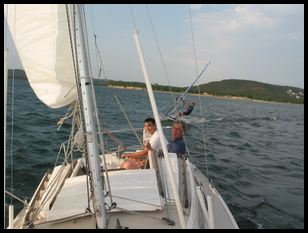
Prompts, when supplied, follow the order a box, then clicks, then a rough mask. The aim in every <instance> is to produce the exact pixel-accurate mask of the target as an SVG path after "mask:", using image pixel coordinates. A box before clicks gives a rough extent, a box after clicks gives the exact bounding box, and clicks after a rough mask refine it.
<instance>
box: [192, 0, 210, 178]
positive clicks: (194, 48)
mask: <svg viewBox="0 0 308 233" xmlns="http://www.w3.org/2000/svg"><path fill="white" fill-rule="evenodd" d="M188 9H189V21H190V28H191V37H192V42H193V51H194V59H195V68H196V75H198V68H197V55H196V46H195V37H194V30H193V25H192V18H191V9H190V7H189V6H188ZM208 64H209V63H208ZM198 97H199V105H200V117H201V119H203V112H202V101H201V95H200V85H199V84H198ZM201 126H202V134H203V147H204V159H205V166H206V174H207V175H206V176H207V177H208V179H209V172H208V161H207V155H206V145H205V127H204V123H203V121H201Z"/></svg>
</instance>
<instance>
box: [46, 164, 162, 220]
mask: <svg viewBox="0 0 308 233" xmlns="http://www.w3.org/2000/svg"><path fill="white" fill-rule="evenodd" d="M108 174H109V180H110V184H111V191H112V195H113V202H116V203H117V207H119V208H123V209H125V210H132V211H155V210H160V209H161V208H162V206H161V200H160V196H159V192H158V188H157V180H156V175H155V170H152V169H139V170H120V171H112V172H109V173H108ZM109 200H110V199H109V198H106V202H107V204H108V205H110V201H109ZM87 207H88V200H87V184H86V176H84V175H83V176H77V177H73V178H67V179H66V181H65V184H64V186H63V188H62V190H61V192H60V193H59V195H58V197H57V199H56V201H55V203H54V205H53V207H52V209H51V210H50V212H49V214H48V216H47V219H48V221H51V220H58V219H61V218H66V217H70V216H74V215H78V214H83V213H85V209H86V208H87ZM90 208H91V211H93V209H92V203H91V204H90ZM112 211H119V210H118V209H113V210H112Z"/></svg>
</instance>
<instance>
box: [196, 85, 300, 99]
mask: <svg viewBox="0 0 308 233" xmlns="http://www.w3.org/2000/svg"><path fill="white" fill-rule="evenodd" d="M192 91H193V92H195V93H196V92H197V87H193V90H192ZM200 92H201V93H208V94H211V95H217V96H237V97H247V98H250V99H256V100H265V101H275V102H287V103H298V104H303V103H304V89H302V88H298V87H291V86H279V85H272V84H267V83H261V82H256V81H249V80H237V79H228V80H222V81H218V82H210V83H207V84H202V85H200Z"/></svg>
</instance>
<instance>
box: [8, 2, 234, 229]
mask: <svg viewBox="0 0 308 233" xmlns="http://www.w3.org/2000/svg"><path fill="white" fill-rule="evenodd" d="M4 11H5V15H6V19H7V23H8V25H9V28H10V31H11V33H12V35H13V40H14V43H15V46H16V49H17V52H18V54H19V57H20V59H21V61H22V64H23V67H24V69H25V72H26V75H27V78H28V81H29V83H30V86H31V87H32V89H33V90H34V92H35V94H36V95H37V97H38V98H39V99H40V100H41V101H42V102H43V103H44V104H46V105H47V106H49V107H50V108H61V107H64V106H69V114H68V115H69V116H71V117H72V130H71V134H70V136H69V140H68V141H67V142H66V144H64V145H63V162H62V163H61V164H60V165H55V167H53V168H51V169H50V170H48V171H47V172H46V173H45V175H44V176H43V177H42V179H41V182H40V183H39V185H38V186H37V188H36V190H35V191H34V194H33V196H32V198H31V200H30V201H29V202H28V203H24V208H23V209H22V210H21V211H20V212H19V213H18V214H17V215H16V216H15V214H14V211H13V206H11V205H10V207H9V226H8V228H10V229H13V228H18V229H27V228H34V229H44V228H45V229H46V228H48V229H59V228H99V229H101V228H103V229H105V228H109V229H113V228H123V229H125V228H126V229H127V228H128V229H134V228H160V229H163V228H169V229H177V228H182V229H185V228H199V229H200V228H201V229H207V228H210V229H211V228H212V229H213V228H235V229H236V228H238V225H237V223H236V221H235V219H234V217H233V215H232V213H231V212H230V210H229V208H228V207H227V205H226V203H225V202H224V200H223V199H222V197H221V196H220V194H219V193H218V191H217V190H216V188H215V187H214V186H213V185H212V183H211V182H209V180H208V179H207V178H206V177H205V175H204V174H203V173H202V172H201V171H200V170H199V169H198V168H197V167H196V166H195V165H194V164H193V163H192V162H191V161H190V159H189V158H188V157H185V156H181V157H178V156H177V155H176V154H174V153H168V151H167V145H166V143H165V141H164V140H162V136H163V133H164V132H163V129H162V126H161V123H160V119H159V114H158V111H157V106H156V102H155V97H154V94H153V90H152V86H151V82H150V80H149V76H148V73H147V69H146V64H145V62H144V59H143V52H142V49H141V45H140V41H139V34H138V31H135V32H134V40H135V44H136V48H137V52H138V56H139V60H140V64H141V69H142V72H143V74H144V77H145V83H146V86H147V91H148V95H149V98H150V102H151V107H152V110H153V115H154V118H155V120H156V124H157V130H158V132H159V135H160V138H161V144H162V149H163V150H162V153H163V156H157V154H154V153H149V155H148V156H149V161H150V163H149V164H150V165H149V168H144V169H133V170H123V169H118V168H116V167H113V166H112V161H113V159H114V158H116V157H117V156H118V155H119V154H118V153H117V151H107V150H106V149H105V147H104V143H103V142H104V140H103V139H102V137H103V133H102V132H101V127H100V123H99V120H98V119H99V117H98V111H97V106H96V100H95V92H94V87H93V80H92V75H91V70H90V66H89V51H88V43H87V35H86V30H85V14H84V6H83V5H55V4H53V5H45V4H43V5H28V4H27V5H5V7H4ZM5 67H6V66H5ZM64 120H65V119H64V118H63V121H64ZM63 121H60V122H59V124H61V123H63ZM77 149H78V151H79V153H80V155H81V156H80V157H79V158H74V156H73V154H74V153H75V151H76V150H77ZM153 161H156V162H153ZM155 164H156V165H155ZM6 193H9V192H6Z"/></svg>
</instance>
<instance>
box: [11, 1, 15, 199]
mask: <svg viewBox="0 0 308 233" xmlns="http://www.w3.org/2000/svg"><path fill="white" fill-rule="evenodd" d="M13 23H14V26H13V35H12V37H13V40H15V33H16V31H15V29H16V6H14V12H13ZM15 53H16V51H15V46H13V67H15V64H16V54H15ZM11 96H12V97H11V98H12V99H11V141H10V160H11V161H10V162H11V163H10V165H11V166H10V168H11V171H10V172H11V181H10V189H11V192H13V186H14V181H13V180H14V160H13V143H14V108H15V69H14V68H13V73H12V94H11ZM11 204H13V199H12V196H11Z"/></svg>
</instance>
